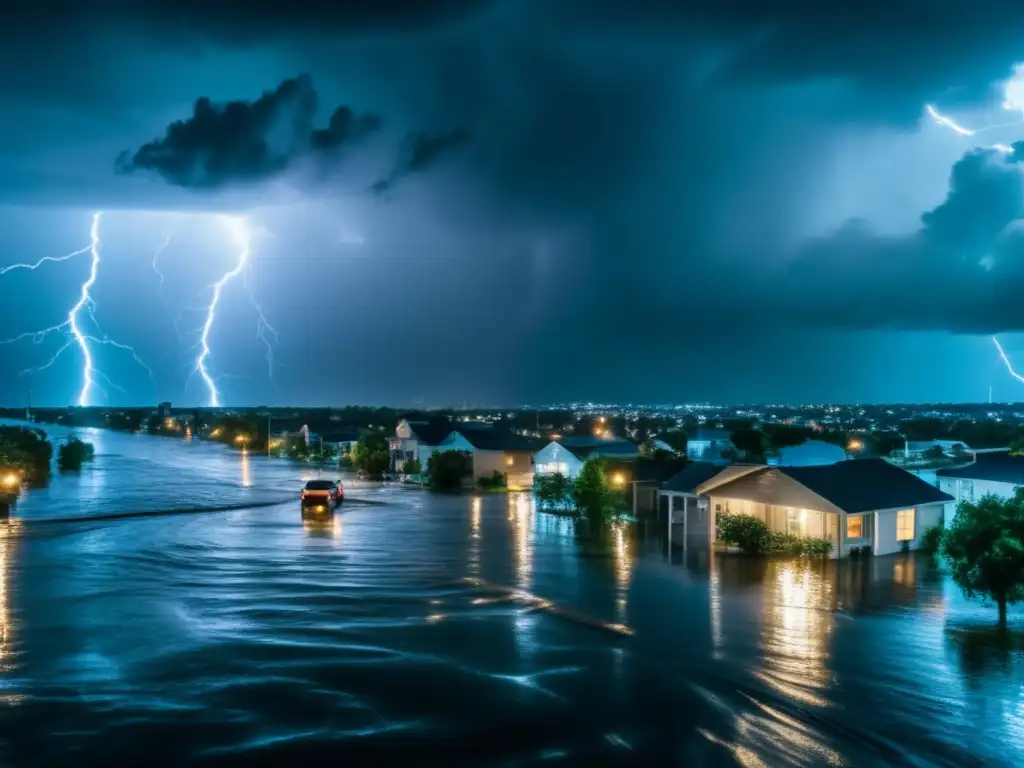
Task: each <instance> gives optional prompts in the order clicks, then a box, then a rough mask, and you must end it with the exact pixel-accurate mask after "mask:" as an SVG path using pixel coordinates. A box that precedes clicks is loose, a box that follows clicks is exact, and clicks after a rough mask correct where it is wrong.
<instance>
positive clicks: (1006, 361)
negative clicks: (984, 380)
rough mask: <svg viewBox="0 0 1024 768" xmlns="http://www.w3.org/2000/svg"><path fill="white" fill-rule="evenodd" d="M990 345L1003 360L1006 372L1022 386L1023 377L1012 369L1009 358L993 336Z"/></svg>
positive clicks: (1023, 382)
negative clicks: (993, 346)
mask: <svg viewBox="0 0 1024 768" xmlns="http://www.w3.org/2000/svg"><path fill="white" fill-rule="evenodd" d="M992 343H993V344H995V345H996V349H998V350H999V356H1000V357H1001V358H1002V359H1003V364H1004V365H1005V366H1006V370H1007V371H1009V372H1010V375H1011V376H1013V378H1015V379H1016V380H1017V381H1019V382H1021V383H1022V384H1024V376H1021V375H1020V374H1019V373H1017V372H1016V371H1015V370H1014V369H1013V363H1011V362H1010V358H1009V357H1007V356H1006V350H1004V349H1003V345H1002V344H1000V343H999V339H997V338H996V337H995V336H993V337H992Z"/></svg>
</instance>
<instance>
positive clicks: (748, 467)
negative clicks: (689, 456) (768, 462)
mask: <svg viewBox="0 0 1024 768" xmlns="http://www.w3.org/2000/svg"><path fill="white" fill-rule="evenodd" d="M759 469H762V465H760V464H729V465H725V464H714V463H712V462H710V461H695V462H693V463H692V464H690V465H689V466H688V467H686V468H685V469H683V470H682V471H681V472H679V473H678V474H676V475H675V476H674V477H672V479H670V480H669V481H668V482H666V483H665V484H664V485H662V490H664V491H672V492H675V493H707V492H708V491H710V490H711V489H712V488H715V487H717V486H719V485H723V484H724V483H728V482H732V481H733V480H736V479H737V478H740V477H743V476H744V475H749V474H750V473H751V472H755V471H757V470H759Z"/></svg>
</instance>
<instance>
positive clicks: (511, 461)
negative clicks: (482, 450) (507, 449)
mask: <svg viewBox="0 0 1024 768" xmlns="http://www.w3.org/2000/svg"><path fill="white" fill-rule="evenodd" d="M515 463H516V457H515V456H506V457H505V466H506V467H511V466H512V465H513V464H515Z"/></svg>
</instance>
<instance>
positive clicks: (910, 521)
mask: <svg viewBox="0 0 1024 768" xmlns="http://www.w3.org/2000/svg"><path fill="white" fill-rule="evenodd" d="M913 540H914V510H912V509H902V510H900V511H899V512H897V513H896V541H913Z"/></svg>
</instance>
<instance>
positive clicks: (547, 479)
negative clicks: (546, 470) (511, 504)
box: [533, 472, 573, 509]
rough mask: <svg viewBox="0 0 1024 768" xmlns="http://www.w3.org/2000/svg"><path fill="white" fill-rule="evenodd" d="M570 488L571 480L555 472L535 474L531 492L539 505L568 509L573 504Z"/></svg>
mask: <svg viewBox="0 0 1024 768" xmlns="http://www.w3.org/2000/svg"><path fill="white" fill-rule="evenodd" d="M572 489H573V483H572V480H570V479H569V478H568V477H566V476H565V475H563V474H561V473H560V472H555V473H554V474H551V475H537V476H536V479H535V480H534V491H533V492H534V495H535V496H536V497H537V501H538V502H539V503H540V505H541V506H544V507H554V508H555V509H569V508H571V507H572V506H573V500H572Z"/></svg>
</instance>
